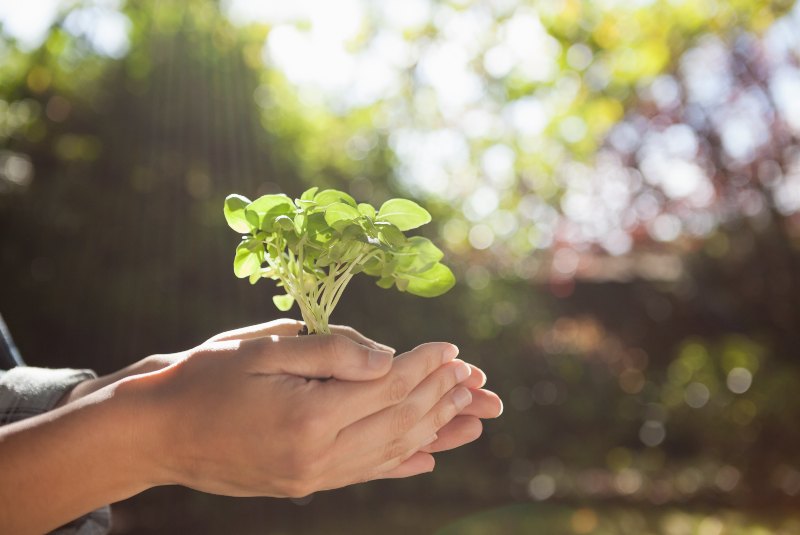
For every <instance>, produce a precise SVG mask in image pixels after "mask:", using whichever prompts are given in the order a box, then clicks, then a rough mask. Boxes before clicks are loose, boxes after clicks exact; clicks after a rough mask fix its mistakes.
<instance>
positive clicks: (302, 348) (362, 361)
mask: <svg viewBox="0 0 800 535" xmlns="http://www.w3.org/2000/svg"><path fill="white" fill-rule="evenodd" d="M242 343H243V345H252V346H254V347H253V348H252V349H254V352H253V353H254V356H255V361H256V362H257V363H258V364H257V366H258V368H259V371H262V372H265V373H275V374H279V373H283V374H289V375H297V376H300V377H306V378H309V379H327V378H330V377H333V378H336V379H342V380H345V381H369V380H372V379H377V378H379V377H383V376H384V375H386V374H387V373H389V370H390V369H391V367H392V353H391V352H389V351H384V350H380V349H375V348H370V347H367V346H364V345H361V344H359V343H357V342H355V341H354V340H351V339H350V338H348V337H346V336H342V335H339V334H325V335H319V334H315V335H308V336H286V337H283V336H266V337H264V338H259V339H255V340H249V341H248V340H246V341H243V342H242Z"/></svg>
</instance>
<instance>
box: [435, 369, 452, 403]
mask: <svg viewBox="0 0 800 535" xmlns="http://www.w3.org/2000/svg"><path fill="white" fill-rule="evenodd" d="M451 388H453V381H452V380H451V379H450V375H440V376H439V377H438V379H437V380H436V397H437V398H439V399H441V398H442V397H443V396H444V395H445V394H447V392H448V391H449V390H450V389H451Z"/></svg>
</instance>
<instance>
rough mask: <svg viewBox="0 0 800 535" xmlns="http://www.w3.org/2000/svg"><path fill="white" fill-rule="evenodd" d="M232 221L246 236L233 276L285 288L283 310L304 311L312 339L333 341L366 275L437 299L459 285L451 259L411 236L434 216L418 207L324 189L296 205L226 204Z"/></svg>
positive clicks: (273, 200)
mask: <svg viewBox="0 0 800 535" xmlns="http://www.w3.org/2000/svg"><path fill="white" fill-rule="evenodd" d="M224 212H225V219H226V220H227V222H228V225H229V226H230V227H231V228H232V229H233V230H235V231H236V232H238V233H240V234H243V236H242V241H241V243H239V245H238V246H237V247H236V256H235V257H234V260H233V272H234V273H235V274H236V276H237V277H240V278H249V279H250V283H251V284H255V283H256V282H258V281H259V280H260V279H261V278H269V279H273V280H276V281H278V286H280V287H282V288H283V289H284V290H285V291H286V293H285V294H284V295H277V296H275V297H273V301H274V302H275V306H277V307H278V309H279V310H282V311H287V310H289V309H290V308H291V307H292V304H293V303H295V302H296V303H297V305H298V306H299V307H300V313H301V314H302V315H303V320H304V321H305V323H306V328H307V329H308V332H309V334H312V333H320V334H329V333H330V329H329V327H328V319H329V318H330V315H331V313H332V312H333V309H334V308H336V305H337V304H338V303H339V300H340V299H341V297H342V294H343V293H344V290H345V288H346V287H347V284H348V283H349V282H350V280H351V279H352V278H353V277H354V276H355V275H357V274H358V273H365V274H367V275H370V276H372V277H377V278H378V286H380V287H381V288H391V287H392V286H395V287H397V289H398V290H400V291H404V292H408V293H411V294H414V295H419V296H422V297H436V296H438V295H441V294H443V293H445V292H446V291H448V290H449V289H450V288H452V287H453V284H455V277H453V273H452V271H450V269H449V268H448V267H447V266H445V265H444V264H442V263H441V262H440V260H441V259H442V257H443V256H444V255H443V253H442V251H441V250H439V248H438V247H436V246H435V245H434V244H433V243H432V242H431V241H430V240H429V239H427V238H423V237H421V236H412V237H407V236H406V235H405V234H404V232H405V231H408V230H412V229H415V228H417V227H420V226H422V225H424V224H426V223H428V222H430V220H431V215H430V214H429V213H428V212H427V210H425V209H424V208H422V207H421V206H419V205H418V204H417V203H415V202H413V201H409V200H406V199H391V200H388V201H386V202H385V203H383V205H382V206H381V207H380V209H379V210H376V209H375V208H374V207H373V206H371V205H370V204H368V203H356V201H355V200H354V199H353V198H352V197H351V196H350V195H348V194H347V193H344V192H341V191H337V190H333V189H326V190H322V191H319V188H311V189H309V190H307V191H306V192H305V193H303V195H301V196H300V198H299V199H295V200H294V201H292V199H290V198H289V197H287V196H286V195H283V194H278V195H264V196H263V197H259V198H258V199H256V200H255V201H250V199H247V198H246V197H243V196H241V195H238V194H233V195H228V197H227V198H226V199H225V209H224Z"/></svg>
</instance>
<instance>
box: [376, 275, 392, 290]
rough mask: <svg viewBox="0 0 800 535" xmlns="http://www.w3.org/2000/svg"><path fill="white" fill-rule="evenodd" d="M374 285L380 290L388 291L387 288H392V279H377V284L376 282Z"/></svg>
mask: <svg viewBox="0 0 800 535" xmlns="http://www.w3.org/2000/svg"><path fill="white" fill-rule="evenodd" d="M375 284H377V285H378V286H380V287H381V288H384V289H386V290H388V289H389V288H391V287H392V286H394V279H393V278H392V277H382V278H380V279H378V282H376V283H375Z"/></svg>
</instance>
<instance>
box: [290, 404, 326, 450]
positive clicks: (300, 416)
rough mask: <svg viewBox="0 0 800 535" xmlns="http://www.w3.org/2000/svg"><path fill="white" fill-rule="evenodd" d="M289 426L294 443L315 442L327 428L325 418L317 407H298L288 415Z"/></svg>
mask: <svg viewBox="0 0 800 535" xmlns="http://www.w3.org/2000/svg"><path fill="white" fill-rule="evenodd" d="M290 418H291V419H290V421H289V428H290V432H291V434H292V436H293V438H294V440H295V443H296V444H308V443H312V444H313V443H315V442H313V441H317V440H319V439H320V438H321V437H322V436H323V435H324V434H325V431H326V429H327V418H326V415H325V413H324V412H323V411H321V410H319V409H318V408H316V409H314V410H311V409H309V408H307V407H298V408H296V409H295V410H294V411H292V414H291V416H290Z"/></svg>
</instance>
